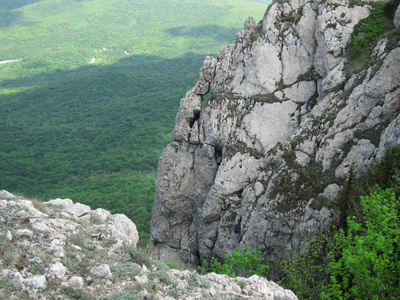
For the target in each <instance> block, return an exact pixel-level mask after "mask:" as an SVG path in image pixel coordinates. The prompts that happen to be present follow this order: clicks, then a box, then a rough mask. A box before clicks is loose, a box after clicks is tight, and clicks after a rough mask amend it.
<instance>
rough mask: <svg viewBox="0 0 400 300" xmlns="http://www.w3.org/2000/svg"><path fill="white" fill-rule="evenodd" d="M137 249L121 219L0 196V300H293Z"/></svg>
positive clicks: (65, 202)
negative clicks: (174, 265) (168, 262)
mask: <svg viewBox="0 0 400 300" xmlns="http://www.w3.org/2000/svg"><path fill="white" fill-rule="evenodd" d="M137 242H138V233H137V230H136V226H135V224H134V223H133V222H132V221H131V220H129V219H128V218H127V217H126V216H125V215H121V214H116V215H112V214H111V213H110V212H109V211H106V210H104V209H101V208H98V209H96V210H91V209H90V208H89V207H88V206H87V205H83V204H80V203H73V202H72V200H71V199H54V200H50V201H47V202H45V203H42V202H39V201H37V200H29V199H26V198H24V197H17V196H15V195H13V194H10V193H8V192H6V191H4V190H3V191H0V299H28V298H29V299H87V300H90V299H96V300H98V299H103V300H106V299H108V300H117V299H210V298H213V299H239V298H240V299H271V300H272V299H282V300H284V299H286V300H295V299H297V297H296V296H295V295H294V294H293V292H291V291H288V290H285V289H283V288H281V287H280V286H278V285H277V284H275V283H274V282H272V281H268V280H266V279H265V278H260V277H258V276H252V277H250V278H228V276H226V275H217V274H214V273H210V274H207V275H205V276H203V275H199V274H198V273H197V272H196V271H188V270H187V271H179V270H176V269H171V268H170V267H168V266H167V265H166V264H165V263H163V262H161V261H157V260H153V259H151V258H149V257H147V256H146V255H145V254H144V253H143V251H140V250H138V249H136V244H137Z"/></svg>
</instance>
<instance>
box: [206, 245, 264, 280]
mask: <svg viewBox="0 0 400 300" xmlns="http://www.w3.org/2000/svg"><path fill="white" fill-rule="evenodd" d="M260 255H261V251H258V250H257V249H253V251H249V247H246V248H244V249H243V251H242V252H241V251H240V249H239V248H236V249H235V251H233V253H232V255H227V256H225V260H224V262H223V263H221V262H219V261H218V259H217V258H215V257H212V258H211V261H210V263H208V262H207V261H206V260H204V261H203V265H202V266H201V267H198V270H199V271H200V272H202V273H210V272H214V273H217V274H226V275H228V276H229V277H237V276H240V277H250V276H252V275H258V276H262V277H266V275H267V271H268V268H269V266H268V264H266V263H265V262H264V263H263V259H262V258H261V257H260Z"/></svg>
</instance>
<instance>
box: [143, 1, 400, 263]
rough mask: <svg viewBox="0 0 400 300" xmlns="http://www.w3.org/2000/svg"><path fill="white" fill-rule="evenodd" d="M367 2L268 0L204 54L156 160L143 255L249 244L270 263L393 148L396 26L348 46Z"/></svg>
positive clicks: (218, 252) (397, 140) (398, 97)
mask: <svg viewBox="0 0 400 300" xmlns="http://www.w3.org/2000/svg"><path fill="white" fill-rule="evenodd" d="M394 5H395V8H394V9H393V11H392V12H389V13H388V14H389V15H390V18H391V19H390V20H389V21H388V22H389V23H391V24H390V26H392V27H393V28H395V26H399V23H400V22H399V15H400V8H398V2H397V4H394ZM373 7H374V5H373V3H372V2H363V1H347V0H346V1H342V0H328V1H299V0H290V1H288V2H287V1H277V2H275V3H274V4H272V5H270V6H269V8H268V10H267V12H266V14H265V16H264V18H263V20H262V21H261V22H260V24H258V25H256V24H255V22H254V20H253V19H252V18H251V17H250V18H249V19H248V20H246V22H245V28H244V30H242V31H241V32H239V33H238V34H237V36H236V39H235V41H234V43H233V44H232V45H229V46H226V47H224V48H223V49H221V51H220V52H219V54H218V56H217V58H213V57H207V58H206V59H205V61H204V65H203V67H202V69H201V71H200V78H199V80H198V82H197V84H196V85H195V86H194V87H193V88H192V89H191V90H190V91H188V92H187V93H186V95H185V96H184V98H183V99H182V100H181V103H180V108H179V111H178V114H177V117H176V124H175V129H174V131H173V133H172V141H171V143H170V144H169V145H168V146H167V147H166V149H165V150H164V152H163V154H162V157H161V159H160V162H159V169H158V179H157V183H156V197H155V203H154V207H153V215H152V224H151V237H152V240H153V242H152V244H151V245H150V246H149V251H150V252H151V253H152V254H153V256H155V257H158V258H161V259H165V260H172V261H175V262H179V263H181V264H183V265H186V266H193V265H197V264H199V262H200V261H201V260H203V259H209V258H210V257H212V256H216V257H220V258H223V257H224V256H225V255H226V254H230V253H232V251H233V250H234V249H235V248H236V247H247V246H249V247H250V248H255V247H256V248H257V249H259V250H261V251H262V252H263V254H264V255H265V256H268V257H269V259H270V260H271V262H272V263H273V264H274V263H277V262H279V260H280V258H281V256H282V253H283V250H284V249H286V248H292V249H298V247H299V245H301V243H302V242H304V241H307V240H308V239H309V238H310V237H311V236H312V235H313V233H314V232H316V230H317V229H324V228H327V227H328V226H329V225H330V224H331V222H332V219H333V218H334V216H335V214H336V213H337V211H336V209H335V199H336V198H337V196H338V193H339V191H340V190H341V189H342V187H343V185H344V184H345V182H346V180H347V178H348V175H349V172H350V169H351V168H353V169H354V173H355V174H356V175H362V174H364V173H365V172H366V170H367V169H368V166H369V165H370V164H371V162H373V161H374V160H376V159H379V158H380V157H382V156H383V155H384V153H385V150H386V149H387V147H389V146H394V145H398V144H400V116H399V107H400V43H399V41H400V38H399V31H398V30H399V29H398V28H397V30H396V29H391V31H390V32H391V33H390V34H386V35H385V34H382V35H381V38H380V39H378V40H377V42H376V43H375V42H374V45H372V46H373V47H372V49H371V51H370V52H368V51H367V49H361V54H359V53H358V54H351V53H350V54H349V45H352V43H353V42H352V40H351V39H352V34H353V33H354V31H355V30H362V29H357V28H358V27H357V24H358V23H359V22H360V21H361V20H364V19H365V18H367V17H370V16H371V14H372V13H373ZM395 10H396V12H395ZM388 14H386V17H387V15H388ZM392 27H391V28H392ZM387 31H388V32H389V30H387ZM368 46H370V45H368ZM352 166H353V167H352Z"/></svg>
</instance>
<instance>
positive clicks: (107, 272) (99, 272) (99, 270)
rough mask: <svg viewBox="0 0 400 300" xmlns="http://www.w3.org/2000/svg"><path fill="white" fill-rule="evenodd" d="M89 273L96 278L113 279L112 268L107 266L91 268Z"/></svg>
mask: <svg viewBox="0 0 400 300" xmlns="http://www.w3.org/2000/svg"><path fill="white" fill-rule="evenodd" d="M89 273H90V274H91V275H93V276H95V277H99V278H107V279H112V278H113V275H112V273H111V269H110V266H109V265H107V264H101V265H98V266H94V267H91V268H90V271H89Z"/></svg>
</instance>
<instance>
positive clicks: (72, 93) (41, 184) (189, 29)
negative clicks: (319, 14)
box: [0, 0, 268, 238]
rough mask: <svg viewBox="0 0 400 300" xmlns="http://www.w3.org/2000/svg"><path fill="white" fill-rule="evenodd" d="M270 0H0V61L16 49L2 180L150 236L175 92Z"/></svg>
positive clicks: (5, 70)
mask: <svg viewBox="0 0 400 300" xmlns="http://www.w3.org/2000/svg"><path fill="white" fill-rule="evenodd" d="M267 3H268V1H245V0H234V1H229V2H226V3H222V2H220V1H217V0H208V1H201V2H199V1H195V0H189V1H183V2H182V1H173V0H170V1H157V0H148V1H143V0H134V1H132V0H107V1H106V0H87V1H78V0H41V1H38V0H18V1H16V0H2V1H0V61H6V60H17V61H13V62H8V63H3V64H0V140H1V143H0V183H1V186H0V188H1V189H6V190H9V191H10V192H13V193H19V194H20V193H23V194H25V195H26V196H30V197H37V198H38V199H40V200H48V199H50V198H56V197H62V198H65V197H69V198H71V199H73V200H74V201H77V202H82V203H85V204H88V205H90V206H91V207H92V208H97V207H103V208H105V209H108V210H111V211H112V212H113V213H117V212H120V213H125V214H127V215H128V216H129V217H130V218H132V219H133V220H134V222H135V223H136V224H137V225H138V228H139V231H140V235H141V238H147V237H148V235H149V229H148V226H149V222H150V214H151V206H152V202H153V198H154V182H155V170H156V168H157V162H158V159H159V157H160V155H161V152H162V150H163V149H164V147H165V146H166V144H167V143H168V142H169V141H170V132H171V131H172V129H173V125H174V120H175V115H176V112H177V109H178V106H179V100H180V98H181V97H182V96H183V95H184V93H185V92H186V91H187V90H188V89H190V88H191V87H192V86H193V85H194V83H195V82H196V79H197V77H198V72H199V68H200V67H201V65H202V62H203V60H204V57H205V56H206V55H215V54H216V53H217V51H219V49H220V48H221V47H222V46H223V45H226V44H228V43H230V42H232V41H233V39H234V37H235V34H236V32H237V31H238V30H240V29H242V28H243V23H244V21H245V19H246V18H247V16H249V15H253V17H255V18H256V19H261V17H262V16H263V14H264V12H265V9H266V4H267ZM20 58H22V59H21V60H20Z"/></svg>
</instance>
